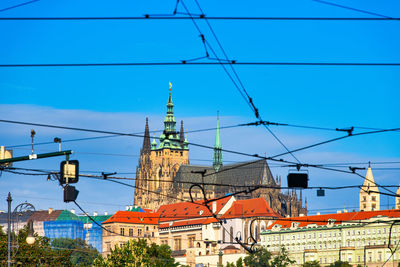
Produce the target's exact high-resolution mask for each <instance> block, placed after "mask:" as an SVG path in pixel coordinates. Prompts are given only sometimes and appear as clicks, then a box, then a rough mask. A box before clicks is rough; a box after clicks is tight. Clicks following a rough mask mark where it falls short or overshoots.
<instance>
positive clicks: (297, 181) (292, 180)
mask: <svg viewBox="0 0 400 267" xmlns="http://www.w3.org/2000/svg"><path fill="white" fill-rule="evenodd" d="M287 183H288V187H289V188H307V187H308V173H301V172H292V173H289V174H288V176H287Z"/></svg>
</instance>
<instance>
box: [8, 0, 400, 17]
mask: <svg viewBox="0 0 400 267" xmlns="http://www.w3.org/2000/svg"><path fill="white" fill-rule="evenodd" d="M37 1H38V0H37ZM191 19H194V20H206V19H207V20H250V21H252V20H253V21H262V20H265V21H268V20H271V21H274V20H278V21H279V20H286V21H302V20H303V21H399V20H400V18H397V17H382V18H367V17H254V16H253V17H249V16H247V17H245V16H206V15H193V18H190V17H189V16H172V15H170V14H169V15H168V16H156V15H144V16H136V17H133V16H110V17H2V18H0V21H2V20H3V21H52V20H53V21H63V20H65V21H74V20H76V21H79V20H87V21H90V20H191Z"/></svg>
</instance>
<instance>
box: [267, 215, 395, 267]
mask: <svg viewBox="0 0 400 267" xmlns="http://www.w3.org/2000/svg"><path fill="white" fill-rule="evenodd" d="M399 217H400V211H399V210H382V211H360V212H345V213H337V214H324V215H315V216H304V217H295V218H290V220H289V219H287V220H277V221H275V222H274V223H273V224H272V225H271V226H270V227H268V228H267V230H266V231H264V232H262V233H261V236H262V238H261V242H262V245H263V246H265V247H266V248H267V249H268V250H269V251H270V252H271V253H272V254H273V255H277V254H278V253H279V251H280V249H281V247H285V248H286V249H287V250H288V252H289V258H291V259H292V260H295V261H296V263H295V264H293V265H291V266H301V265H302V264H303V263H305V262H307V261H314V260H316V261H318V262H319V263H320V264H321V266H327V265H329V264H331V263H333V262H335V261H337V260H341V261H348V262H349V263H350V264H352V265H353V266H356V265H359V264H360V265H362V266H370V267H377V266H382V264H383V263H384V262H385V261H386V260H387V259H388V258H389V256H390V255H391V251H390V249H389V248H388V243H389V233H390V234H391V240H390V247H391V248H392V249H394V248H395V247H396V246H397V244H398V243H399V242H400V226H399V225H394V226H393V228H392V231H391V232H390V227H391V225H392V224H393V221H394V220H398V219H399ZM399 262H400V252H399V251H396V253H395V254H394V255H392V257H391V258H390V260H389V261H388V263H387V264H386V265H387V266H397V265H398V263H399Z"/></svg>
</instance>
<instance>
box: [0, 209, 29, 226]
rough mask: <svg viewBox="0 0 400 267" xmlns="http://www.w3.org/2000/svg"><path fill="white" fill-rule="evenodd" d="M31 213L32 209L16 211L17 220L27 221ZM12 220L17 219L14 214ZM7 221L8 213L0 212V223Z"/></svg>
mask: <svg viewBox="0 0 400 267" xmlns="http://www.w3.org/2000/svg"><path fill="white" fill-rule="evenodd" d="M32 213H33V211H25V212H18V221H19V222H27V221H28V219H29V217H30V216H31V215H32ZM12 220H17V219H16V217H15V216H13V217H12ZM7 221H8V213H7V212H2V213H0V224H6V223H7Z"/></svg>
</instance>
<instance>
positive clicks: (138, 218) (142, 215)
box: [103, 211, 160, 224]
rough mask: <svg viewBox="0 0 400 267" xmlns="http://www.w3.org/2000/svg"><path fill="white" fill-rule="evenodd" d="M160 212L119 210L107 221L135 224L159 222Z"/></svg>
mask: <svg viewBox="0 0 400 267" xmlns="http://www.w3.org/2000/svg"><path fill="white" fill-rule="evenodd" d="M159 217H160V214H159V213H154V212H135V211H117V212H116V213H115V214H114V215H113V216H111V218H109V219H108V220H106V221H104V222H103V224H105V223H134V224H158V219H159Z"/></svg>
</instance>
